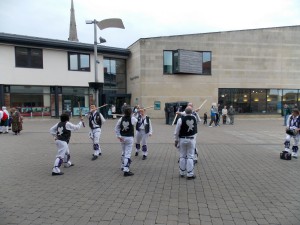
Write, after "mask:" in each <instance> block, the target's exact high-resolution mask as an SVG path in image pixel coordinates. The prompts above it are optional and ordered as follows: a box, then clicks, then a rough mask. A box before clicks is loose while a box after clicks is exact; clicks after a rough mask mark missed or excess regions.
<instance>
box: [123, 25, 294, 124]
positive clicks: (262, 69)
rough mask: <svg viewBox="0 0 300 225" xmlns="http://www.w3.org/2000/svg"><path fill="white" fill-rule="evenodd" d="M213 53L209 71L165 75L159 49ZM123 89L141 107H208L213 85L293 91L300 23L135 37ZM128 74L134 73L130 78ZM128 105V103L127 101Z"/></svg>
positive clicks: (161, 114)
mask: <svg viewBox="0 0 300 225" xmlns="http://www.w3.org/2000/svg"><path fill="white" fill-rule="evenodd" d="M177 49H185V50H193V51H211V52H212V75H211V76H207V75H205V76H201V75H185V74H179V75H164V74H163V51H164V50H177ZM130 50H131V52H132V56H131V57H130V58H129V59H128V71H127V72H128V78H129V79H128V80H127V84H128V92H129V93H131V94H132V103H134V102H133V101H134V100H135V99H136V98H138V99H139V104H141V105H143V106H150V105H153V103H154V101H161V106H162V107H161V110H148V115H150V116H152V117H155V118H163V117H164V104H165V103H166V102H175V101H191V102H193V103H194V105H195V107H198V106H200V105H201V103H202V102H203V101H204V99H207V100H208V101H207V103H206V104H205V105H204V107H203V108H202V109H201V111H200V115H202V114H203V112H204V111H209V109H210V106H211V104H212V103H213V102H217V101H218V88H272V89H276V88H278V89H282V88H284V89H298V88H299V84H300V76H299V73H300V64H299V61H300V26H293V27H279V28H266V29H255V30H243V31H230V32H216V33H207V34H194V35H181V36H170V37H157V38H146V39H140V40H139V41H137V42H136V43H134V44H133V45H132V46H130ZM133 77H138V78H135V79H131V78H133ZM132 103H131V104H132Z"/></svg>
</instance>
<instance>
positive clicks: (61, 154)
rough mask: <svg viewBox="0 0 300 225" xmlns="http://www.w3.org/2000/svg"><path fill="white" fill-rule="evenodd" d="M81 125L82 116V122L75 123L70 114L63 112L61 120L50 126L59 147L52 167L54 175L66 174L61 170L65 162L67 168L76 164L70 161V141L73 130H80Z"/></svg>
mask: <svg viewBox="0 0 300 225" xmlns="http://www.w3.org/2000/svg"><path fill="white" fill-rule="evenodd" d="M81 126H82V118H80V122H79V123H78V124H77V125H75V124H73V123H71V122H69V115H68V114H64V113H63V114H61V116H60V122H59V123H57V124H55V125H54V126H53V127H51V128H50V134H52V135H53V136H54V139H55V144H56V147H57V155H56V159H55V161H54V166H53V169H52V176H56V175H63V174H64V173H63V172H61V170H60V166H61V165H62V164H63V163H64V167H65V168H68V167H71V166H74V164H73V163H72V162H71V161H70V158H71V155H70V149H69V141H70V138H71V131H76V130H79V129H80V128H81Z"/></svg>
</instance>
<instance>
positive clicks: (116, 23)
mask: <svg viewBox="0 0 300 225" xmlns="http://www.w3.org/2000/svg"><path fill="white" fill-rule="evenodd" d="M85 23H86V24H94V64H95V82H90V86H92V87H93V88H94V89H95V92H96V93H95V95H96V96H95V105H96V107H98V106H99V87H100V85H101V84H102V83H99V79H98V65H97V64H98V63H99V62H98V61H97V55H98V53H97V44H98V42H97V26H98V27H99V29H100V30H103V29H106V28H109V27H112V28H113V27H114V28H121V29H125V27H124V24H123V22H122V20H121V19H118V18H111V19H105V20H101V21H97V20H95V19H94V20H86V21H85ZM99 41H100V42H99V43H100V44H101V43H104V42H106V40H105V39H104V38H102V37H100V38H99Z"/></svg>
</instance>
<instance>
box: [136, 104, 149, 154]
mask: <svg viewBox="0 0 300 225" xmlns="http://www.w3.org/2000/svg"><path fill="white" fill-rule="evenodd" d="M145 111H146V110H145V109H144V108H141V109H139V116H138V117H137V120H138V121H137V124H136V144H135V147H136V150H135V156H138V155H139V151H140V149H141V145H142V152H143V158H142V159H143V160H145V159H146V158H147V156H148V137H150V136H152V132H153V130H152V124H151V120H150V117H149V116H147V115H146V113H145Z"/></svg>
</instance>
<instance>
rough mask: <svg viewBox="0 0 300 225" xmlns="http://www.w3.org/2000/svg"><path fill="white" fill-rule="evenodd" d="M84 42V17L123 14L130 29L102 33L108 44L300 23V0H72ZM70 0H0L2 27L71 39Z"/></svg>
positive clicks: (88, 39)
mask: <svg viewBox="0 0 300 225" xmlns="http://www.w3.org/2000/svg"><path fill="white" fill-rule="evenodd" d="M73 1H74V7H75V18H76V25H77V35H78V39H79V41H80V42H84V43H93V40H94V36H93V32H94V31H93V25H87V24H85V20H92V19H97V20H99V21H100V20H103V19H107V18H121V19H122V20H123V23H124V25H125V30H123V29H117V28H108V29H105V30H102V31H100V30H99V29H98V30H97V32H98V37H99V36H102V37H103V38H105V39H106V40H107V42H106V43H105V44H104V45H107V46H112V47H121V48H127V47H128V46H130V45H131V44H133V43H134V42H136V41H137V40H138V39H139V38H147V37H158V36H169V35H182V34H194V33H208V32H218V31H229V30H244V29H254V28H265V27H279V26H293V25H299V24H300V10H299V9H300V1H299V0H249V1H248V0H226V1H224V0H210V1H207V0H186V1H182V0H152V1H142V0H127V1H125V0H109V1H104V0H102V1H101V0H73ZM70 7H71V0H0V32H4V33H11V34H20V35H28V36H34V37H44V38H51V39H59V40H68V36H69V25H70Z"/></svg>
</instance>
